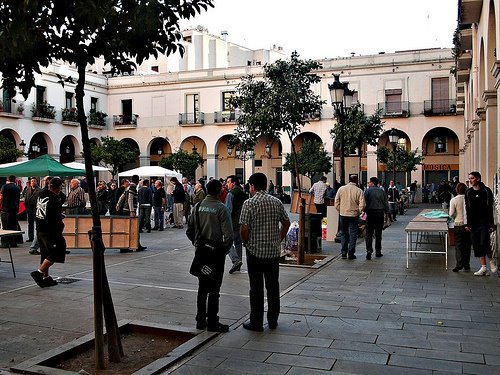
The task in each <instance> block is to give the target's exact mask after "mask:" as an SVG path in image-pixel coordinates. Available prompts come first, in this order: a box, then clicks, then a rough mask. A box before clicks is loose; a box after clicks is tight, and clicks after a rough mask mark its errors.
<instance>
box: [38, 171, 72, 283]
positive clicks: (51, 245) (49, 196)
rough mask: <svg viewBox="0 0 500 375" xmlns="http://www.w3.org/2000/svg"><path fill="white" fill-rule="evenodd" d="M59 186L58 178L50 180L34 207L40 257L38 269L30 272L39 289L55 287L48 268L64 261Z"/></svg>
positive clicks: (64, 249)
mask: <svg viewBox="0 0 500 375" xmlns="http://www.w3.org/2000/svg"><path fill="white" fill-rule="evenodd" d="M61 186H62V180H61V179H60V178H59V177H54V178H52V179H51V180H50V183H49V188H48V190H44V191H42V192H41V193H40V196H39V197H38V202H37V207H36V229H37V237H38V242H39V243H40V252H41V254H42V255H41V265H40V268H38V270H36V271H33V272H31V277H32V278H33V280H35V282H36V283H37V284H38V286H39V287H41V288H45V287H49V286H54V285H57V281H55V280H54V279H52V277H50V276H49V268H50V266H52V265H53V264H54V263H55V262H57V263H64V261H65V259H66V241H65V239H64V237H63V234H62V233H63V229H64V223H63V215H62V203H61V200H60V198H59V193H60V192H61Z"/></svg>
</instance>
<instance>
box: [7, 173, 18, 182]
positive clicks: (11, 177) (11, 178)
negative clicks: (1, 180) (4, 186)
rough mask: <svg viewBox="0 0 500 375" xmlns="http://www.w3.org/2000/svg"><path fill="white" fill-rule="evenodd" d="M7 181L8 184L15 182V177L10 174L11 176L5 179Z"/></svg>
mask: <svg viewBox="0 0 500 375" xmlns="http://www.w3.org/2000/svg"><path fill="white" fill-rule="evenodd" d="M7 181H9V182H16V176H14V175H13V174H11V175H10V176H9V177H8V178H7Z"/></svg>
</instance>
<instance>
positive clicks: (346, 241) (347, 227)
mask: <svg viewBox="0 0 500 375" xmlns="http://www.w3.org/2000/svg"><path fill="white" fill-rule="evenodd" d="M358 223H359V216H355V217H350V216H340V228H341V229H342V254H349V255H354V253H355V252H356V240H357V239H358Z"/></svg>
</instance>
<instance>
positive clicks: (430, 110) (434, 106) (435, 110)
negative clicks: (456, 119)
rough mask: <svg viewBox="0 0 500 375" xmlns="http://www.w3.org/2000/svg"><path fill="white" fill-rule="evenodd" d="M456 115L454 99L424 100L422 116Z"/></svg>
mask: <svg viewBox="0 0 500 375" xmlns="http://www.w3.org/2000/svg"><path fill="white" fill-rule="evenodd" d="M456 113H457V101H456V100H455V99H442V100H425V101H424V115H425V116H439V115H455V114H456Z"/></svg>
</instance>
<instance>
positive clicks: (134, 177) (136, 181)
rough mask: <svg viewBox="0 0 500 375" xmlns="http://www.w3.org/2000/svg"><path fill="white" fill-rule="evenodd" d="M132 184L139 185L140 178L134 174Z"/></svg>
mask: <svg viewBox="0 0 500 375" xmlns="http://www.w3.org/2000/svg"><path fill="white" fill-rule="evenodd" d="M132 182H133V183H134V184H136V185H137V184H138V183H139V176H138V175H136V174H134V175H133V176H132Z"/></svg>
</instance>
